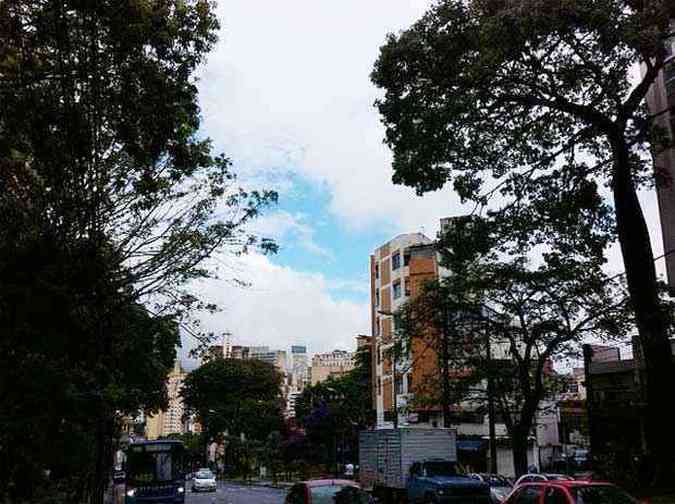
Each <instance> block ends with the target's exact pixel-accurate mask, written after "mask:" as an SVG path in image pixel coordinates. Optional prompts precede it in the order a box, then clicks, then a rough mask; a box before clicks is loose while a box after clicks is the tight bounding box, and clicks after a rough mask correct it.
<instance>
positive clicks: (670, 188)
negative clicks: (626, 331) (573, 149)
mask: <svg viewBox="0 0 675 504" xmlns="http://www.w3.org/2000/svg"><path fill="white" fill-rule="evenodd" d="M671 33H675V20H673V21H671ZM664 44H665V48H666V54H667V59H666V63H665V68H664V70H663V71H662V72H661V74H660V75H659V76H658V77H657V79H656V82H655V83H654V85H653V86H652V87H651V88H650V90H649V93H648V94H647V105H648V107H649V111H650V113H651V114H652V115H655V116H657V118H656V121H657V124H658V125H659V126H660V127H661V128H662V129H663V131H664V132H665V133H666V134H667V135H668V136H669V137H670V139H671V140H672V139H675V113H673V110H674V109H673V107H675V35H673V36H671V37H670V38H669V39H668V40H666V41H665V42H664ZM654 161H655V169H654V171H655V179H656V194H657V198H658V202H659V213H660V217H661V232H662V235H663V250H664V252H665V253H666V254H667V255H666V272H667V275H668V283H669V285H670V287H671V288H673V289H675V253H668V252H669V251H675V148H670V149H666V150H664V151H663V152H660V153H656V155H655V158H654Z"/></svg>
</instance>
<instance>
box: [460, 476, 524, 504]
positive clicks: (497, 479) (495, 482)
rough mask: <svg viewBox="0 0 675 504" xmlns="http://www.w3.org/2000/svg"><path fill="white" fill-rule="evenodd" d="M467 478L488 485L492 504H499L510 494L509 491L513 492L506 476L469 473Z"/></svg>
mask: <svg viewBox="0 0 675 504" xmlns="http://www.w3.org/2000/svg"><path fill="white" fill-rule="evenodd" d="M467 476H469V478H473V479H476V480H478V481H482V482H483V483H487V484H488V486H489V487H490V499H491V500H492V504H501V503H502V502H504V500H505V499H506V498H507V497H508V495H509V494H510V493H511V490H513V484H512V483H511V482H510V481H509V479H508V478H507V477H506V476H500V475H499V474H488V473H471V474H468V475H467Z"/></svg>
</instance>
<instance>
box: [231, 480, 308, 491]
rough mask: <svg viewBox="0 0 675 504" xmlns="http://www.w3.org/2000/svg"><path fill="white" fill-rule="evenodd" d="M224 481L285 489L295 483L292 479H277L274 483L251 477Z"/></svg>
mask: <svg viewBox="0 0 675 504" xmlns="http://www.w3.org/2000/svg"><path fill="white" fill-rule="evenodd" d="M223 482H224V483H231V484H233V485H246V486H260V487H266V488H277V489H286V488H290V487H292V486H293V485H294V484H295V483H294V482H292V481H278V482H277V483H274V482H273V481H272V480H267V479H259V478H252V479H249V480H244V479H229V478H225V479H223Z"/></svg>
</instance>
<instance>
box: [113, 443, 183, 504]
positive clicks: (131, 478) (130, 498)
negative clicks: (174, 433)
mask: <svg viewBox="0 0 675 504" xmlns="http://www.w3.org/2000/svg"><path fill="white" fill-rule="evenodd" d="M185 461H186V457H185V447H184V446H183V443H182V442H181V441H176V440H173V439H162V440H158V441H141V442H137V443H132V444H130V445H129V448H128V449H127V457H126V466H125V471H126V481H125V492H124V495H125V498H124V502H125V504H160V503H161V504H164V503H167V504H168V503H172V504H182V503H184V502H185Z"/></svg>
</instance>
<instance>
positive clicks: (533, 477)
mask: <svg viewBox="0 0 675 504" xmlns="http://www.w3.org/2000/svg"><path fill="white" fill-rule="evenodd" d="M537 481H574V478H573V477H572V476H567V475H566V474H555V473H531V474H523V475H522V476H521V477H520V478H518V479H517V480H516V484H515V485H514V486H519V485H522V484H523V483H535V482H537Z"/></svg>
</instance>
